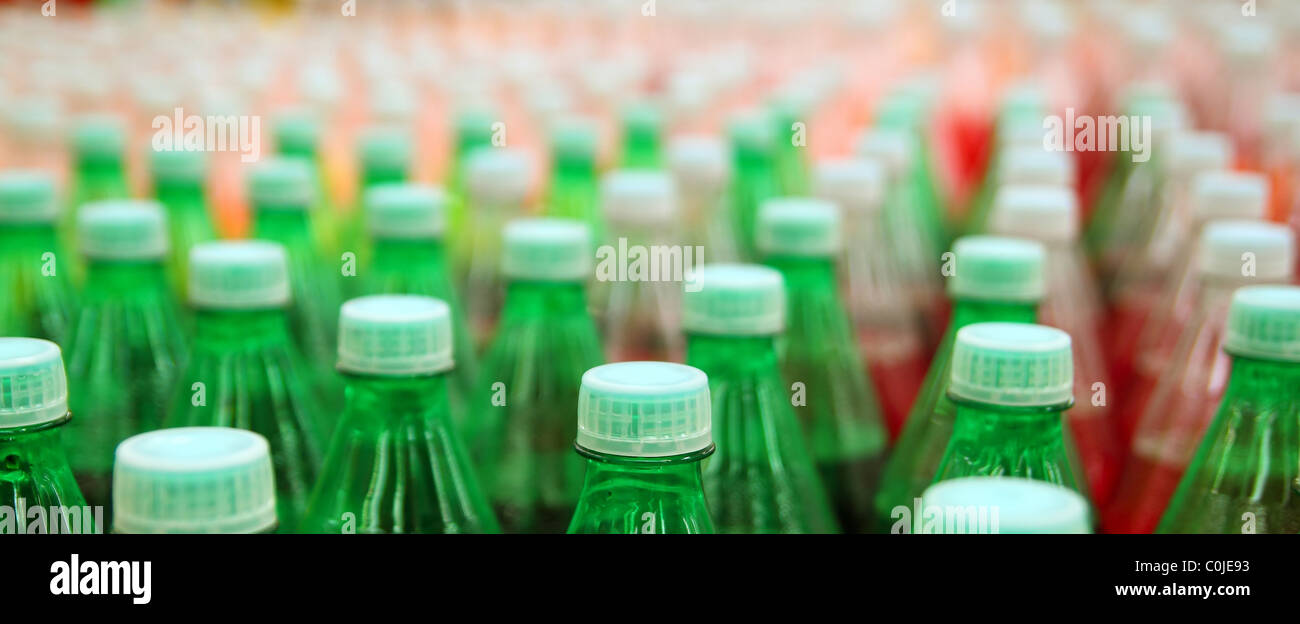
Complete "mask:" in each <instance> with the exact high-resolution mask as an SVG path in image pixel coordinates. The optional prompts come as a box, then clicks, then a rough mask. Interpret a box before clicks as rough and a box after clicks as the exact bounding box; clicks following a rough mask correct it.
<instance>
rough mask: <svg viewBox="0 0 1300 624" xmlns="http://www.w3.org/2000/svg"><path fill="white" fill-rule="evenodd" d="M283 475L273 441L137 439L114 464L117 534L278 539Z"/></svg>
mask: <svg viewBox="0 0 1300 624" xmlns="http://www.w3.org/2000/svg"><path fill="white" fill-rule="evenodd" d="M274 473H275V471H274V469H273V468H272V467H271V448H270V445H268V444H267V442H266V438H264V437H262V436H260V435H258V434H256V433H253V432H251V431H244V430H242V429H232V428H229V427H178V428H175V429H159V430H158V431H150V432H148V433H141V434H139V435H135V436H132V437H131V438H129V439H127V440H126V441H125V442H123V443H122V444H120V445H118V447H117V453H116V455H115V460H114V464H113V532H114V533H133V534H161V533H273V532H274V531H275V528H276V520H275V474H274Z"/></svg>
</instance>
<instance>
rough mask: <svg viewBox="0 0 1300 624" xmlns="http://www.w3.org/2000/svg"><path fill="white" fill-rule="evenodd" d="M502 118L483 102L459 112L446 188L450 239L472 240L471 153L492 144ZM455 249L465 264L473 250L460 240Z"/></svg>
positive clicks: (459, 261) (455, 125) (459, 258)
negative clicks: (470, 202) (449, 210)
mask: <svg viewBox="0 0 1300 624" xmlns="http://www.w3.org/2000/svg"><path fill="white" fill-rule="evenodd" d="M501 119H502V117H501V114H500V113H499V112H498V111H497V110H496V109H495V108H493V107H491V106H486V105H483V104H479V105H477V106H470V107H466V108H464V109H462V110H459V111H457V112H456V117H455V119H454V120H453V129H452V132H453V145H452V153H451V163H450V165H449V167H450V170H449V171H448V172H447V176H446V179H447V189H448V191H449V192H450V193H451V200H452V203H451V212H450V214H449V215H448V219H447V225H448V229H449V230H450V231H451V234H452V236H451V237H450V238H449V240H451V241H463V243H468V242H469V241H468V240H467V237H466V234H467V233H468V230H469V221H470V215H469V214H468V213H469V208H468V206H467V204H468V202H469V199H468V197H467V195H468V194H469V192H468V188H467V187H468V186H469V185H468V181H467V178H468V172H467V171H466V169H467V168H468V163H469V159H470V156H471V155H472V154H474V152H477V151H479V150H480V149H483V148H490V147H492V136H493V134H494V133H495V132H494V128H499V126H497V125H496V124H497V123H498V122H500V121H501ZM452 251H453V252H455V259H456V264H458V265H463V264H465V263H466V262H467V261H468V258H467V254H468V253H469V251H470V246H469V245H468V244H461V243H459V242H458V244H457V246H456V247H453V248H452Z"/></svg>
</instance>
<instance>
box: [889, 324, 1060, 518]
mask: <svg viewBox="0 0 1300 624" xmlns="http://www.w3.org/2000/svg"><path fill="white" fill-rule="evenodd" d="M1037 318H1038V305H1037V304H1036V303H1016V302H1006V301H1003V302H997V301H979V300H975V299H959V300H958V301H957V303H956V305H955V306H954V308H953V316H952V322H951V323H950V324H949V325H948V331H947V332H946V333H945V334H944V337H943V341H942V342H941V343H940V344H939V348H938V349H937V350H936V351H935V354H934V357H933V358H932V359H931V360H930V370H929V372H927V373H926V375H925V382H924V384H923V385H922V387H921V391H920V393H919V394H917V396H916V400H915V401H914V402H913V403H912V409H911V412H910V414H909V415H908V417H907V422H906V424H905V425H904V426H903V431H902V434H900V435H899V437H898V441H897V443H896V444H895V445H894V450H893V452H892V453H891V454H890V456H889V460H888V462H886V464H885V468H884V471H883V472H882V475H881V479H880V489H879V492H878V493H877V494H876V498H875V504H874V513H875V523H876V524H875V525H874V526H875V528H876V529H877V530H885V529H886V528H887V527H889V526H890V525H892V524H893V519H892V517H891V514H892V512H893V509H894V508H895V507H897V506H900V505H902V506H909V505H911V504H912V501H913V499H915V498H920V496H921V493H922V492H924V491H925V488H927V487H929V485H930V484H931V483H932V482H933V481H934V475H935V472H936V471H937V470H938V469H939V462H940V461H942V459H943V454H944V451H945V450H947V448H948V441H949V440H950V439H951V438H952V428H953V420H954V419H955V418H956V408H955V406H954V405H953V403H952V401H950V400H948V381H949V379H950V377H951V372H952V369H951V367H952V345H953V340H954V338H955V336H956V335H957V330H959V329H961V328H963V327H965V326H967V325H971V324H973V323H983V322H994V321H997V322H1007V323H1033V322H1035V321H1036V320H1037Z"/></svg>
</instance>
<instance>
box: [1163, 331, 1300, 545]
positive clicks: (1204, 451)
mask: <svg viewBox="0 0 1300 624" xmlns="http://www.w3.org/2000/svg"><path fill="white" fill-rule="evenodd" d="M1298 479H1300V366H1297V365H1296V363H1294V362H1281V361H1271V360H1259V359H1253V358H1245V357H1236V358H1233V361H1232V372H1231V374H1230V376H1229V381H1228V387H1227V390H1226V392H1225V394H1224V397H1223V401H1222V402H1221V403H1220V404H1219V406H1218V409H1217V410H1216V411H1215V414H1214V418H1213V421H1212V422H1211V423H1210V425H1209V427H1208V428H1207V429H1206V430H1205V435H1204V436H1203V437H1202V439H1201V441H1200V444H1199V448H1198V450H1197V451H1196V454H1195V456H1194V457H1193V459H1192V462H1191V464H1190V465H1189V466H1188V468H1187V471H1186V473H1185V474H1184V475H1183V477H1182V480H1181V482H1180V483H1179V484H1178V487H1177V489H1176V490H1175V491H1174V494H1173V498H1172V500H1171V501H1170V503H1169V507H1168V509H1167V510H1165V513H1164V517H1163V518H1162V519H1161V520H1160V524H1159V525H1158V526H1157V532H1159V533H1285V534H1290V535H1294V534H1296V533H1297V532H1300V497H1298V496H1297V495H1296V483H1297V482H1298V481H1297V480H1298Z"/></svg>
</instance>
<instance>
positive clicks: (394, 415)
mask: <svg viewBox="0 0 1300 624" xmlns="http://www.w3.org/2000/svg"><path fill="white" fill-rule="evenodd" d="M343 379H344V392H345V395H346V397H347V399H346V407H345V408H344V413H345V414H347V415H349V416H348V417H349V420H348V424H349V425H351V426H354V427H358V428H360V429H363V430H364V429H370V430H378V429H396V428H399V427H409V426H410V424H411V423H410V422H409V420H408V419H409V418H410V417H411V416H413V415H414V416H418V417H420V418H422V419H428V420H427V421H426V422H422V423H416V424H423V425H447V426H450V425H451V417H450V415H449V412H448V407H447V406H448V402H447V400H448V399H447V374H446V373H439V374H436V375H418V376H409V377H381V376H376V375H361V374H344V375H343Z"/></svg>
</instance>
